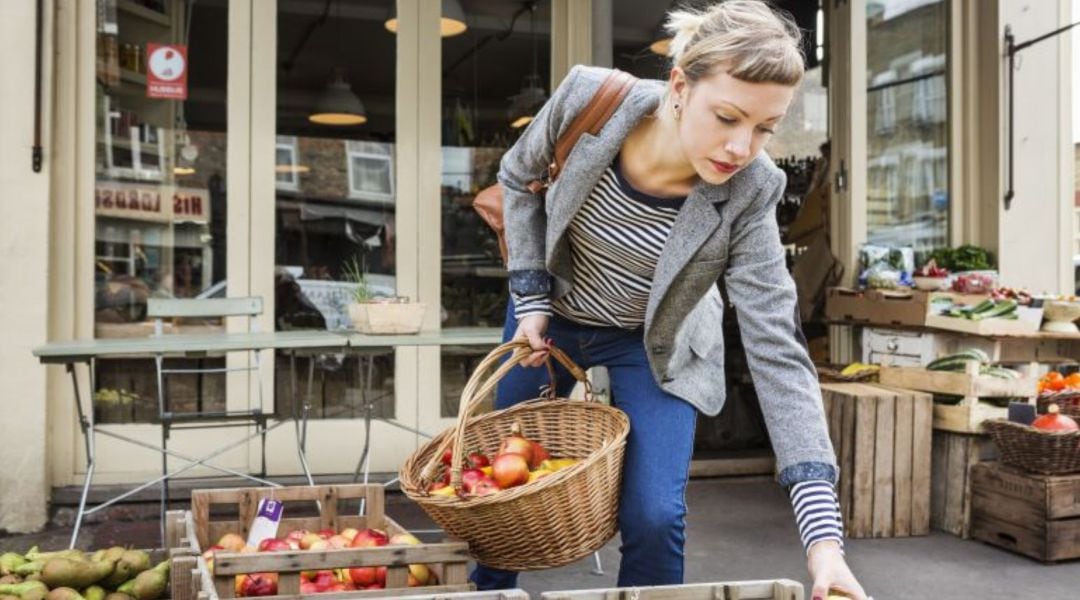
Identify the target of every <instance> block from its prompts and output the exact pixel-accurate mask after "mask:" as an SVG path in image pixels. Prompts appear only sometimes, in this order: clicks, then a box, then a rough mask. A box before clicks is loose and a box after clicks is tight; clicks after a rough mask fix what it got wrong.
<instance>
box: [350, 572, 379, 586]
mask: <svg viewBox="0 0 1080 600" xmlns="http://www.w3.org/2000/svg"><path fill="white" fill-rule="evenodd" d="M349 579H351V580H352V582H353V583H354V584H355V585H356V586H357V587H364V588H367V587H368V586H371V585H380V586H381V585H386V567H354V568H352V569H349Z"/></svg>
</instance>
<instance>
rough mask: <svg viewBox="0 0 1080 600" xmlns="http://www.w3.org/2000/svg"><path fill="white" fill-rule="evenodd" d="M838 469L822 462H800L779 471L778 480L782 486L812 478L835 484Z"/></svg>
mask: <svg viewBox="0 0 1080 600" xmlns="http://www.w3.org/2000/svg"><path fill="white" fill-rule="evenodd" d="M837 475H838V470H837V468H836V466H834V465H830V464H829V463H823V462H801V463H797V464H794V465H791V466H790V467H787V468H785V469H783V470H782V471H780V476H779V477H778V481H779V483H780V485H781V486H782V487H785V488H786V487H790V486H793V485H795V484H796V483H802V482H803V481H810V480H812V479H818V480H824V481H828V482H829V483H831V484H833V485H836V480H837Z"/></svg>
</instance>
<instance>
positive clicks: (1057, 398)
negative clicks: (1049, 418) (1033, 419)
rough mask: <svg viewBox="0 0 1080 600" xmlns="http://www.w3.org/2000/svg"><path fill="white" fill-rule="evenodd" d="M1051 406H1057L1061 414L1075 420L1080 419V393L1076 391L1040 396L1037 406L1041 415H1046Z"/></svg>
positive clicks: (1036, 402)
mask: <svg viewBox="0 0 1080 600" xmlns="http://www.w3.org/2000/svg"><path fill="white" fill-rule="evenodd" d="M1051 404H1057V405H1058V408H1059V409H1060V410H1061V414H1063V415H1068V416H1070V417H1072V418H1073V419H1080V392H1078V391H1076V390H1070V391H1067V392H1058V393H1056V394H1047V395H1045V396H1039V397H1038V398H1037V399H1036V401H1035V405H1036V407H1037V410H1038V411H1039V414H1040V415H1041V414H1044V413H1046V409H1047V408H1049V407H1050V405H1051Z"/></svg>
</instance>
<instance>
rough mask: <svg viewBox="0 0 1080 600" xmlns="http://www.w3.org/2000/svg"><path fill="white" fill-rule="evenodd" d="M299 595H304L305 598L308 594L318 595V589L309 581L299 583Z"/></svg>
mask: <svg viewBox="0 0 1080 600" xmlns="http://www.w3.org/2000/svg"><path fill="white" fill-rule="evenodd" d="M300 593H301V594H303V595H305V596H306V595H308V594H317V593H319V588H318V587H316V585H315V584H314V583H312V582H310V581H301V582H300Z"/></svg>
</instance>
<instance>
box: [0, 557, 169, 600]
mask: <svg viewBox="0 0 1080 600" xmlns="http://www.w3.org/2000/svg"><path fill="white" fill-rule="evenodd" d="M168 587H169V561H168V560H165V561H162V562H160V563H158V564H157V565H156V566H153V565H151V560H150V555H149V554H147V553H146V552H144V551H142V550H131V549H128V548H123V547H120V546H115V547H113V548H109V549H107V550H98V551H97V552H94V553H93V554H87V553H84V552H82V551H80V550H61V551H58V552H40V551H38V549H37V547H34V548H31V549H30V551H29V552H27V553H26V554H25V555H23V554H18V553H15V552H7V553H5V554H3V555H0V598H3V599H4V600H11V599H13V598H17V599H18V600H158V598H161V597H162V596H164V595H165V591H166V590H167V589H168Z"/></svg>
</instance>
